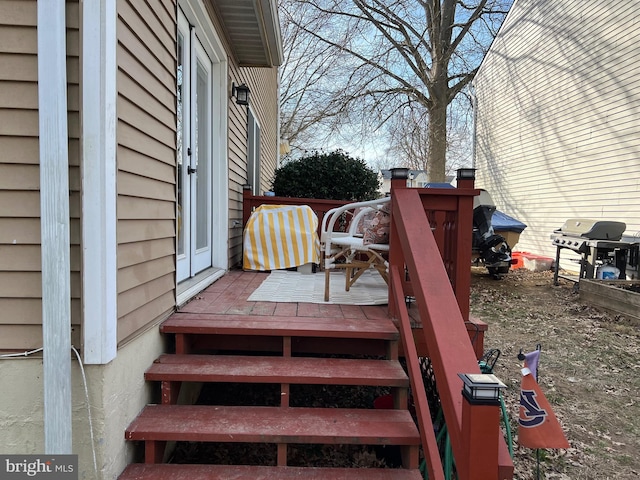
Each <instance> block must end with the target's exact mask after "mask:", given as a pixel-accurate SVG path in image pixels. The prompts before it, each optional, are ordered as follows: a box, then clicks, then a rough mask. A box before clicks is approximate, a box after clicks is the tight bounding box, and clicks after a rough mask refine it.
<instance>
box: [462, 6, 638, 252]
mask: <svg viewBox="0 0 640 480" xmlns="http://www.w3.org/2000/svg"><path fill="white" fill-rule="evenodd" d="M635 6H637V4H636V2H626V3H625V2H623V3H620V4H616V8H611V6H610V5H608V4H606V3H603V2H597V1H595V0H585V1H584V2H569V3H567V2H538V1H535V0H518V1H517V2H515V4H514V7H513V9H512V11H511V12H510V14H509V16H508V18H507V20H506V22H505V24H504V25H503V27H502V29H501V31H500V34H499V35H498V38H497V39H496V40H495V42H494V44H493V46H492V47H491V50H490V52H489V54H488V55H487V57H486V58H485V60H484V62H483V64H482V66H481V69H480V71H479V73H478V75H477V77H476V80H475V81H474V85H475V91H476V95H477V105H478V109H477V122H476V128H477V136H476V168H477V169H478V172H477V178H478V181H477V185H478V186H479V187H481V188H486V189H487V190H489V192H490V193H491V195H492V197H493V199H494V201H495V202H496V204H497V207H498V209H500V210H502V211H504V212H505V213H508V214H509V215H512V216H514V217H516V218H517V219H519V220H521V221H523V222H524V223H526V224H527V225H528V228H527V229H526V230H525V231H524V232H523V234H522V235H521V237H520V242H519V243H518V245H517V249H518V250H525V251H532V252H536V253H542V254H546V255H549V256H551V255H553V254H554V253H555V248H554V247H553V246H552V245H551V242H550V239H549V235H550V234H551V233H552V231H553V230H554V229H557V228H559V227H560V226H562V224H563V223H564V221H565V220H566V219H568V218H571V217H585V218H602V219H609V220H619V221H624V222H626V223H627V233H629V234H635V233H636V232H639V231H640V204H639V202H638V199H639V197H640V77H639V76H638V67H637V64H638V60H639V58H638V57H639V56H640V49H638V42H640V29H638V21H637V14H636V9H635Z"/></svg>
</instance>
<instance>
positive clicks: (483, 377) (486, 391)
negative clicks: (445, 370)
mask: <svg viewBox="0 0 640 480" xmlns="http://www.w3.org/2000/svg"><path fill="white" fill-rule="evenodd" d="M458 376H459V377H460V378H461V379H462V381H463V390H462V397H463V400H462V442H463V445H462V447H463V448H462V450H463V455H462V457H463V458H456V459H455V460H456V465H457V466H458V468H459V470H460V473H461V476H460V479H461V480H498V478H499V473H498V469H499V466H498V449H499V444H500V443H499V442H500V438H501V437H500V436H501V435H502V431H501V430H500V390H501V389H502V388H505V385H504V384H503V383H502V382H501V381H500V380H499V379H498V378H497V377H496V376H495V375H492V374H459V375H458Z"/></svg>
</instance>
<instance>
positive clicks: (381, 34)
mask: <svg viewBox="0 0 640 480" xmlns="http://www.w3.org/2000/svg"><path fill="white" fill-rule="evenodd" d="M281 3H283V4H290V5H296V6H297V8H299V9H300V10H298V12H300V11H304V12H305V15H304V17H303V19H302V20H300V17H297V16H292V17H290V21H291V22H292V23H293V24H295V26H296V27H297V28H298V29H299V30H301V31H303V32H305V34H306V38H307V41H308V39H309V38H315V39H316V40H317V42H315V43H321V44H323V45H326V46H329V47H330V48H331V49H332V50H331V51H332V52H333V53H332V58H338V59H340V61H339V62H338V64H339V65H337V66H338V67H340V66H342V67H343V70H342V71H341V81H342V83H341V87H342V89H343V94H342V96H338V97H336V98H335V99H336V100H339V101H343V102H345V105H347V104H348V108H347V107H346V106H345V107H343V108H342V109H341V110H339V113H338V114H336V117H334V118H337V116H340V118H341V119H342V120H344V119H346V118H349V119H351V120H353V118H354V117H357V119H358V120H360V121H364V122H367V123H368V124H369V125H370V129H369V130H370V131H377V130H379V129H380V128H381V127H382V126H383V125H385V124H386V123H387V122H389V121H390V120H391V119H394V118H395V130H396V131H397V130H398V128H400V127H401V126H402V124H403V123H402V122H403V119H412V118H413V119H417V118H421V120H420V121H419V122H417V123H416V122H414V123H413V124H411V125H406V128H407V129H408V130H409V131H408V133H411V135H417V134H418V133H419V134H420V135H422V132H418V131H417V130H416V127H419V126H420V125H421V124H422V125H423V126H426V128H427V135H426V142H425V141H424V140H423V139H422V137H421V136H420V135H419V136H417V137H415V138H412V139H410V140H407V141H408V142H410V143H411V142H413V145H406V147H407V148H408V149H409V150H408V151H409V152H411V154H412V155H419V157H418V158H414V160H416V161H418V162H420V158H422V157H423V156H424V155H425V153H426V158H427V161H426V166H427V168H426V169H427V172H428V176H429V179H430V180H431V181H434V182H441V181H444V179H445V173H446V154H447V145H448V143H447V124H448V122H447V118H448V111H449V106H450V105H451V103H452V101H453V100H454V99H455V98H456V96H457V95H459V94H460V93H461V92H463V90H465V88H466V87H467V86H468V85H469V83H470V82H471V80H472V79H473V77H474V75H475V73H476V72H477V70H478V67H479V65H480V62H481V61H482V58H483V56H484V53H485V52H486V50H487V49H488V47H489V45H490V43H491V41H492V39H493V37H494V36H495V34H496V32H497V29H498V28H499V26H500V24H501V23H502V21H503V19H504V16H505V15H506V13H507V11H508V8H509V7H510V5H511V3H512V0H468V1H464V0H283V1H282V2H281ZM318 26H320V28H318ZM345 54H348V56H350V57H351V63H350V64H349V62H347V61H346V60H345V57H344V55H345ZM328 66H329V67H331V68H332V69H333V67H335V66H336V65H335V64H334V63H331V64H330V65H328ZM345 67H346V68H345ZM334 108H335V105H334ZM421 109H422V112H423V114H424V113H426V115H422V117H416V115H418V113H419V112H420V110H421ZM391 130H393V128H392V129H391ZM396 138H397V137H396ZM418 144H420V145H418ZM425 144H426V151H425Z"/></svg>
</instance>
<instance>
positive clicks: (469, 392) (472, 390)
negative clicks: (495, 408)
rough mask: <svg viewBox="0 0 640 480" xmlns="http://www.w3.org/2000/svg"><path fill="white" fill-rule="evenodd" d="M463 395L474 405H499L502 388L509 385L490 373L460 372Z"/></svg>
mask: <svg viewBox="0 0 640 480" xmlns="http://www.w3.org/2000/svg"><path fill="white" fill-rule="evenodd" d="M458 376H459V377H460V378H461V379H462V383H463V387H462V395H463V396H464V397H465V398H466V399H467V400H468V401H469V403H471V404H474V405H499V404H500V389H502V388H506V387H507V386H506V385H505V384H504V383H502V382H501V381H500V380H499V379H498V377H496V376H495V375H493V374H489V373H459V374H458Z"/></svg>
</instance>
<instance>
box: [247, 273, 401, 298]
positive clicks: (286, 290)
mask: <svg viewBox="0 0 640 480" xmlns="http://www.w3.org/2000/svg"><path fill="white" fill-rule="evenodd" d="M344 285H345V273H344V271H341V270H337V271H335V272H331V281H330V292H329V293H330V295H329V301H328V302H325V301H324V272H318V273H306V274H305V273H300V272H291V271H287V270H274V271H272V272H271V274H270V275H269V276H268V277H267V278H266V279H265V281H264V282H262V284H261V285H260V286H259V287H258V288H257V289H256V290H255V291H254V292H253V293H252V294H251V296H250V297H249V299H248V300H249V301H251V302H304V303H325V304H329V303H334V304H341V305H386V304H387V303H388V290H387V284H386V283H385V281H384V280H383V279H382V277H381V276H380V275H379V274H378V272H376V271H372V270H367V271H366V272H364V273H363V274H362V276H361V277H360V278H359V279H358V280H357V281H356V283H354V284H353V286H352V287H351V289H350V290H349V291H348V292H346V291H345V290H344Z"/></svg>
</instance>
